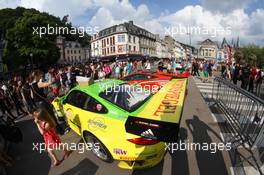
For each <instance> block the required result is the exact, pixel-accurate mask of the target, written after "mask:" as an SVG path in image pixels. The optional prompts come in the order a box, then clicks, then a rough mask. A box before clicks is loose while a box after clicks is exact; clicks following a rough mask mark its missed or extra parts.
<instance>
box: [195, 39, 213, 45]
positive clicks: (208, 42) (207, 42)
mask: <svg viewBox="0 0 264 175" xmlns="http://www.w3.org/2000/svg"><path fill="white" fill-rule="evenodd" d="M198 44H199V45H217V42H215V41H212V40H210V39H209V38H208V39H206V40H204V41H201V42H198Z"/></svg>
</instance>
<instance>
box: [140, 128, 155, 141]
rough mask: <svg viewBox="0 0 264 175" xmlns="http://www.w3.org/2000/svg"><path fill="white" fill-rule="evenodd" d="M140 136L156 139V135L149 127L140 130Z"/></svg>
mask: <svg viewBox="0 0 264 175" xmlns="http://www.w3.org/2000/svg"><path fill="white" fill-rule="evenodd" d="M141 136H142V137H146V138H149V139H157V137H156V136H155V135H154V134H153V132H152V130H151V129H148V130H146V131H144V132H142V133H141Z"/></svg>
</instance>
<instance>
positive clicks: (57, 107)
mask: <svg viewBox="0 0 264 175" xmlns="http://www.w3.org/2000/svg"><path fill="white" fill-rule="evenodd" d="M186 83H187V79H173V80H171V81H169V82H167V83H166V84H165V85H164V86H163V87H162V89H160V90H159V91H158V92H157V93H156V94H153V93H151V92H150V91H148V90H146V89H144V90H139V89H138V88H139V86H135V85H130V84H128V83H126V82H124V81H121V80H111V79H106V80H102V81H99V82H95V83H92V84H90V85H86V86H77V87H75V88H73V89H72V90H71V91H70V92H69V93H68V94H67V95H65V96H63V97H61V98H56V99H55V100H54V101H53V102H52V104H53V106H54V112H55V115H56V116H65V118H66V120H67V123H68V125H69V126H70V128H71V129H72V130H73V131H75V132H76V133H77V134H78V135H80V136H81V137H82V138H83V140H84V141H85V143H86V144H89V145H93V146H91V151H92V152H93V153H94V154H95V155H96V156H97V157H98V158H100V159H101V160H103V161H106V162H112V161H113V160H114V159H115V160H119V161H120V162H119V164H118V166H119V167H120V168H125V169H142V168H149V167H153V166H155V165H157V164H158V163H159V162H160V161H161V160H162V159H163V157H164V155H165V152H166V150H165V142H170V143H171V142H176V141H177V138H178V132H179V126H180V120H181V115H182V111H183V104H184V98H185V91H186Z"/></svg>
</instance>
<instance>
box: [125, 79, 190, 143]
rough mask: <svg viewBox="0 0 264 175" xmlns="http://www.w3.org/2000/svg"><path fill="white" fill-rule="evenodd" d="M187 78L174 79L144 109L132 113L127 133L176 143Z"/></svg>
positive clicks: (128, 121) (127, 122) (126, 125)
mask: <svg viewBox="0 0 264 175" xmlns="http://www.w3.org/2000/svg"><path fill="white" fill-rule="evenodd" d="M186 86H187V78H179V79H172V80H171V81H169V82H168V83H167V84H165V85H164V86H163V87H162V88H161V89H160V90H159V91H158V92H157V93H156V94H155V95H153V96H152V97H151V99H150V100H149V101H147V102H146V104H144V105H143V106H142V107H140V108H139V109H138V110H136V111H135V112H133V113H131V115H130V116H129V117H128V119H127V121H126V123H125V128H126V132H128V133H131V134H135V135H138V136H141V137H145V138H149V139H156V140H160V141H164V142H176V141H177V139H178V133H179V127H180V121H181V117H182V112H183V105H184V100H185V96H186Z"/></svg>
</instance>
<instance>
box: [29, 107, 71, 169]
mask: <svg viewBox="0 0 264 175" xmlns="http://www.w3.org/2000/svg"><path fill="white" fill-rule="evenodd" d="M33 116H34V119H35V120H34V121H35V123H36V125H37V127H38V129H39V132H40V133H41V134H42V135H43V138H44V142H45V145H46V149H47V151H48V154H49V156H50V157H51V159H52V160H53V165H52V166H58V165H60V164H61V162H62V161H63V160H64V159H66V158H68V157H69V155H70V154H71V151H69V150H67V149H65V148H64V147H63V151H64V152H65V154H64V157H63V159H62V160H58V158H57V156H56V154H55V152H54V150H56V149H60V143H61V139H60V137H59V136H58V134H57V133H56V132H55V127H56V123H55V121H54V120H53V118H52V117H51V116H50V114H49V113H48V112H47V111H46V110H45V109H42V108H39V109H38V110H36V111H35V112H34V114H33Z"/></svg>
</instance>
